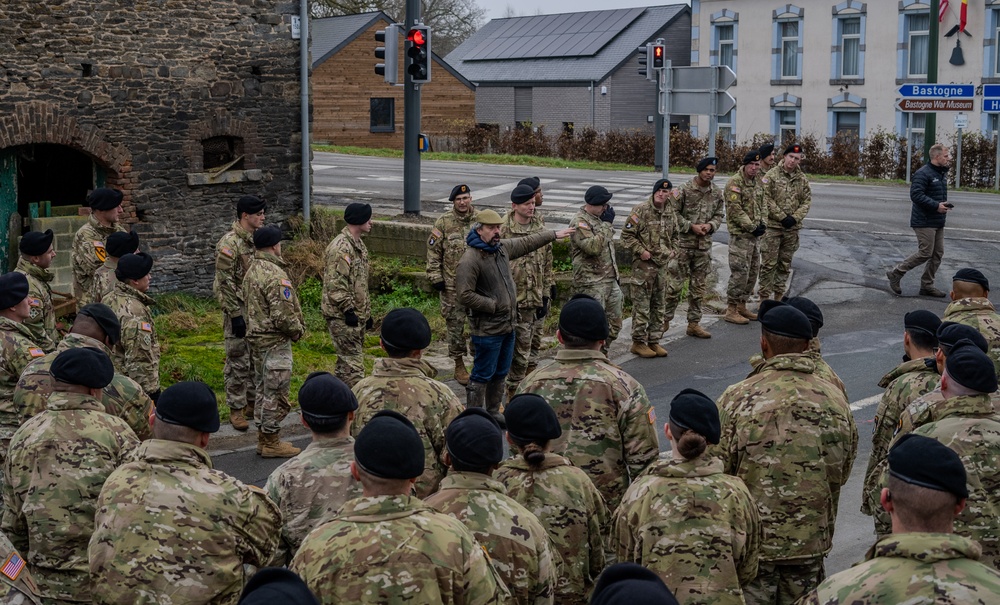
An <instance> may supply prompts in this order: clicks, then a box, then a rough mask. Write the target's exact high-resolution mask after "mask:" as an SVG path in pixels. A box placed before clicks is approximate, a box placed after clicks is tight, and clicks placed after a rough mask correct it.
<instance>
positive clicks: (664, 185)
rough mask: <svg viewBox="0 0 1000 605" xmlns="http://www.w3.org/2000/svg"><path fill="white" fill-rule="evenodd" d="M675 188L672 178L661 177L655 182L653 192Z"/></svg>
mask: <svg viewBox="0 0 1000 605" xmlns="http://www.w3.org/2000/svg"><path fill="white" fill-rule="evenodd" d="M673 188H674V184H673V183H671V182H670V179H660V180H658V181H656V182H655V183H653V193H656V192H657V191H661V190H662V191H670V190H671V189H673Z"/></svg>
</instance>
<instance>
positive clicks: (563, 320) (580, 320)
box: [559, 294, 610, 342]
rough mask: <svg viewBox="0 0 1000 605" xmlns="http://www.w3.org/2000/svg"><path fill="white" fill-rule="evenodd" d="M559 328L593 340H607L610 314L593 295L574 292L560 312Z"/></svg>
mask: <svg viewBox="0 0 1000 605" xmlns="http://www.w3.org/2000/svg"><path fill="white" fill-rule="evenodd" d="M559 330H560V331H561V332H563V333H565V334H569V335H571V336H576V337H577V338H582V339H584V340H589V341H591V342H597V341H598V340H607V338H608V334H609V333H610V331H609V329H608V315H607V313H605V312H604V306H602V305H601V303H600V302H598V301H597V299H596V298H594V297H593V296H588V295H586V294H574V295H573V296H572V298H570V299H569V300H568V301H566V304H565V305H563V308H562V311H560V312H559Z"/></svg>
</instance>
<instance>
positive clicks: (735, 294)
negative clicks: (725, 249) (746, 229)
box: [726, 233, 760, 305]
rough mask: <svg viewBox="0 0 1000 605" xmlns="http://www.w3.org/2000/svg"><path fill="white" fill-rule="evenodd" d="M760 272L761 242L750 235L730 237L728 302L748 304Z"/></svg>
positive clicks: (743, 234) (742, 234) (741, 234)
mask: <svg viewBox="0 0 1000 605" xmlns="http://www.w3.org/2000/svg"><path fill="white" fill-rule="evenodd" d="M759 272H760V242H759V240H758V239H757V238H756V237H754V236H752V235H750V234H749V233H740V234H738V235H730V236H729V286H728V287H727V289H726V299H727V300H726V302H727V303H729V304H731V305H732V304H740V303H746V302H747V299H748V298H750V295H751V294H753V287H754V285H756V283H757V274H758V273H759Z"/></svg>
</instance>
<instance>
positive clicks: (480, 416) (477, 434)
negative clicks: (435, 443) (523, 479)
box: [444, 408, 503, 468]
mask: <svg viewBox="0 0 1000 605" xmlns="http://www.w3.org/2000/svg"><path fill="white" fill-rule="evenodd" d="M444 439H445V445H446V447H447V448H448V453H449V454H451V457H452V458H454V459H455V460H457V461H458V462H461V463H462V464H464V465H466V466H470V467H472V468H486V467H489V466H493V465H494V464H500V461H501V460H503V432H502V431H501V430H500V425H499V424H498V423H497V421H496V420H495V419H494V418H493V415H492V414H490V413H489V412H487V411H486V410H484V409H483V408H468V409H467V410H465V411H464V412H462V413H461V414H459V415H458V416H455V419H454V420H452V421H451V424H449V425H448V428H447V430H445V433H444Z"/></svg>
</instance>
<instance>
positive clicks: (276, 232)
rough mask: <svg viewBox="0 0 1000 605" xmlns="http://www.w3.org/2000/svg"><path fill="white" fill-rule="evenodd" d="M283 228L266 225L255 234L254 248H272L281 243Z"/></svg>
mask: <svg viewBox="0 0 1000 605" xmlns="http://www.w3.org/2000/svg"><path fill="white" fill-rule="evenodd" d="M281 237H282V235H281V227H279V226H277V225H266V226H264V227H261V228H260V229H257V230H256V231H254V232H253V247H254V248H257V249H258V250H260V249H261V248H270V247H271V246H274V245H275V244H277V243H278V242H280V241H281Z"/></svg>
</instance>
